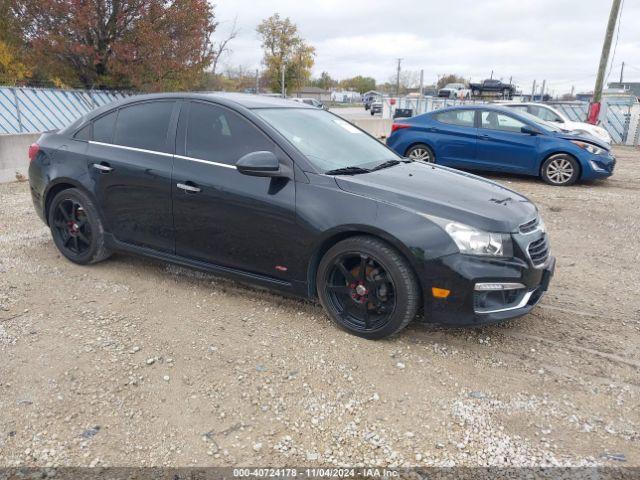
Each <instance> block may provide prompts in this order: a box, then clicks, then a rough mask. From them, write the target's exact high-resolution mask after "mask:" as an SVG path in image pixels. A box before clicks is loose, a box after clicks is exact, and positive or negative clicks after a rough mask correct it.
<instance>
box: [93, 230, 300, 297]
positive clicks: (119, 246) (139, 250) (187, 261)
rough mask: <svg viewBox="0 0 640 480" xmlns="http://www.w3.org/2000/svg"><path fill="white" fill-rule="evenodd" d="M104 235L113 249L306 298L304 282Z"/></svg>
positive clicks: (109, 246) (107, 234) (108, 245)
mask: <svg viewBox="0 0 640 480" xmlns="http://www.w3.org/2000/svg"><path fill="white" fill-rule="evenodd" d="M104 236H105V243H106V244H107V247H108V248H110V249H112V250H114V251H120V252H127V253H133V254H136V255H141V256H144V257H149V258H154V259H156V260H161V261H164V262H169V263H174V264H176V265H182V266H184V267H189V268H194V269H196V270H202V271H205V272H209V273H213V274H214V275H218V276H220V277H224V278H229V279H231V280H235V281H238V282H242V283H247V284H251V285H257V286H261V287H265V288H267V289H269V290H277V291H278V292H280V293H285V294H289V295H293V296H295V297H302V298H308V295H307V287H306V283H304V284H303V283H302V282H294V283H291V282H287V281H285V280H280V279H278V278H273V277H268V276H266V275H260V274H258V273H251V272H246V271H244V270H238V269H235V268H230V267H223V266H221V265H216V264H213V263H208V262H202V261H200V260H193V259H191V258H186V257H181V256H180V255H175V254H172V253H167V252H160V251H158V250H154V249H152V248H148V247H141V246H139V245H132V244H130V243H125V242H121V241H119V240H117V239H116V238H115V237H114V236H113V235H111V234H109V233H106V232H105V234H104Z"/></svg>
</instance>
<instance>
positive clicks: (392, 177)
mask: <svg viewBox="0 0 640 480" xmlns="http://www.w3.org/2000/svg"><path fill="white" fill-rule="evenodd" d="M335 179H336V182H337V184H338V186H339V187H340V188H341V189H342V190H345V191H347V192H350V193H354V194H357V195H362V196H365V197H368V198H371V199H374V200H377V201H380V202H384V203H388V204H393V205H397V206H399V207H401V208H406V209H410V210H413V211H415V212H416V213H419V214H426V215H431V216H436V217H441V218H445V219H448V220H454V221H456V222H460V223H464V224H466V225H470V226H472V227H475V228H479V229H482V230H485V231H490V232H505V233H506V232H515V231H517V230H518V227H519V225H521V224H522V223H525V222H527V221H529V220H532V219H533V218H535V216H536V215H537V209H536V207H535V205H534V204H533V203H531V202H530V201H529V200H528V199H527V198H526V197H524V196H522V195H520V194H519V193H516V192H514V191H513V190H509V189H508V188H505V187H502V186H501V185H498V184H497V183H495V182H491V181H489V180H485V179H483V178H480V177H478V176H476V175H472V174H469V173H465V172H460V171H458V170H454V169H451V168H447V167H442V166H439V165H429V164H426V163H421V162H412V163H401V164H400V165H396V166H393V167H389V168H385V169H382V170H378V171H374V172H371V173H365V174H360V175H352V176H336V177H335Z"/></svg>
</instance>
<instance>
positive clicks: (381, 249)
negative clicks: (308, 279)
mask: <svg viewBox="0 0 640 480" xmlns="http://www.w3.org/2000/svg"><path fill="white" fill-rule="evenodd" d="M363 265H364V268H363V267H362V266H363ZM362 272H364V275H361V273H362ZM316 286H317V292H318V298H319V299H320V303H321V304H322V306H323V307H324V309H325V311H326V312H327V314H328V315H329V317H330V318H331V319H332V320H333V321H334V322H336V323H337V324H338V325H339V326H340V327H342V328H343V329H345V330H346V331H348V332H349V333H352V334H354V335H357V336H359V337H363V338H367V339H369V340H377V339H381V338H385V337H388V336H391V335H394V334H396V333H398V332H400V331H401V330H402V329H403V328H405V327H406V326H407V325H408V324H409V322H410V321H411V320H413V319H414V318H415V316H416V313H417V312H418V308H419V307H420V299H421V297H420V289H419V287H418V281H417V279H416V276H415V274H414V272H413V270H412V269H411V266H410V265H409V263H408V262H407V261H406V260H405V258H404V257H403V256H402V255H400V253H399V252H398V251H397V250H396V249H395V248H393V247H391V246H390V245H388V244H387V243H385V242H383V241H381V240H378V239H377V238H375V237H371V236H368V235H362V236H357V237H351V238H347V239H346V240H343V241H341V242H338V243H337V244H335V245H334V246H333V247H331V248H330V249H329V250H328V251H327V253H326V254H325V255H324V256H323V257H322V260H321V261H320V265H319V266H318V273H317V276H316ZM374 290H375V291H374Z"/></svg>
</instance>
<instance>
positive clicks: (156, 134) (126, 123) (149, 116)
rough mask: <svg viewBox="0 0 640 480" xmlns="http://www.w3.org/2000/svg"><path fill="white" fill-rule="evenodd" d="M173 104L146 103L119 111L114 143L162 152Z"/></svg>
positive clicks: (165, 142)
mask: <svg viewBox="0 0 640 480" xmlns="http://www.w3.org/2000/svg"><path fill="white" fill-rule="evenodd" d="M174 103H175V102H148V103H141V104H138V105H133V106H131V107H125V108H122V109H120V113H119V115H118V122H117V124H116V134H115V138H114V143H115V144H117V145H124V146H126V147H134V148H144V149H145V150H156V151H160V152H163V151H165V150H166V147H167V132H168V130H169V121H170V120H171V112H172V111H173V105H174Z"/></svg>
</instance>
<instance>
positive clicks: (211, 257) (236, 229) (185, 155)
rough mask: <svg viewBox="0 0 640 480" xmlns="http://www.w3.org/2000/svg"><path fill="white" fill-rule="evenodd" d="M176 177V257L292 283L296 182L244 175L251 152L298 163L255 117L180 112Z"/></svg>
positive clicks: (220, 111) (206, 106)
mask: <svg viewBox="0 0 640 480" xmlns="http://www.w3.org/2000/svg"><path fill="white" fill-rule="evenodd" d="M177 135H178V137H177V147H176V152H177V153H178V154H177V155H176V158H175V163H174V169H173V175H172V189H173V215H174V225H175V232H176V253H177V254H178V255H181V256H184V257H189V258H192V259H196V260H201V261H205V262H208V263H213V264H216V265H220V266H225V267H230V268H235V269H240V270H244V271H247V272H251V273H257V274H261V275H267V276H271V277H277V278H280V279H283V280H289V275H288V273H287V264H288V263H289V260H290V257H291V252H290V247H289V245H290V244H291V242H292V241H293V239H295V235H296V231H297V228H296V224H295V184H294V182H293V180H289V179H283V178H266V177H253V176H248V175H243V174H241V173H240V172H238V171H237V170H236V168H235V166H234V165H235V163H236V161H237V160H238V159H239V158H240V157H242V156H243V155H245V154H247V153H251V152H256V151H265V150H266V151H271V152H274V153H275V154H276V156H277V157H278V158H279V159H280V161H281V162H284V163H288V164H289V165H291V166H292V162H291V160H290V159H289V158H288V157H287V156H286V155H285V154H284V152H282V151H281V150H280V149H279V148H278V147H277V146H276V145H275V143H274V142H273V141H272V140H270V139H269V138H268V137H267V136H266V135H265V134H264V133H263V132H262V131H260V130H259V129H258V128H257V127H256V126H255V125H254V124H253V123H251V122H250V121H249V120H248V119H246V118H245V117H243V116H241V115H240V114H239V113H237V112H235V111H232V110H230V109H228V108H226V107H223V106H220V105H216V104H213V103H209V102H202V101H192V102H185V103H184V104H183V108H182V110H181V112H180V121H179V123H178V134H177Z"/></svg>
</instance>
